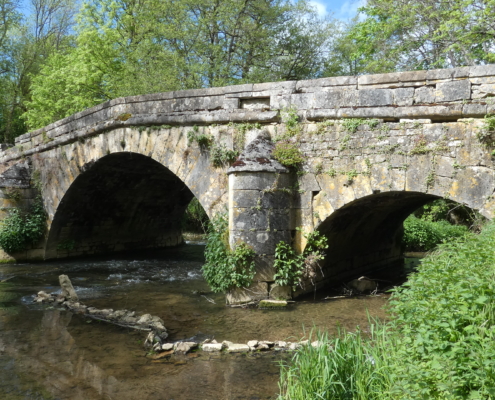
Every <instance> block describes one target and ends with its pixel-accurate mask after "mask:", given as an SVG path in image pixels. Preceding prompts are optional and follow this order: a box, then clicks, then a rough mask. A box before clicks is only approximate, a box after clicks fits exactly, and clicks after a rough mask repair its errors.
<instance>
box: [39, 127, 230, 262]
mask: <svg viewBox="0 0 495 400" xmlns="http://www.w3.org/2000/svg"><path fill="white" fill-rule="evenodd" d="M32 164H33V171H34V172H35V173H36V171H39V176H40V179H41V183H42V191H43V199H44V202H45V209H46V210H47V213H48V228H49V229H48V234H47V239H46V243H45V246H44V247H45V251H44V253H45V254H44V258H45V259H46V258H54V257H64V256H67V255H69V254H67V253H68V252H67V249H69V248H71V252H70V255H77V254H94V253H102V252H107V251H119V250H124V249H128V248H149V247H164V246H169V245H175V244H178V243H180V242H181V240H182V239H181V235H180V227H179V226H178V225H177V218H175V219H174V218H172V219H170V218H168V217H166V214H167V213H166V212H165V211H163V212H162V211H160V206H161V208H162V209H163V210H168V213H169V214H168V215H170V213H172V214H180V215H182V213H183V211H184V209H185V207H186V206H187V204H188V202H189V201H190V200H191V199H192V197H194V196H195V197H197V198H198V200H199V202H200V203H201V205H202V206H203V208H204V209H205V211H206V212H207V214H208V215H209V217H210V218H211V217H212V216H213V215H214V214H215V213H216V212H217V211H219V210H223V209H225V208H226V206H227V198H228V194H227V177H226V174H225V171H224V169H222V168H213V167H212V166H211V163H210V160H209V157H208V154H207V153H206V152H205V151H202V150H201V149H200V148H199V147H198V146H197V145H190V144H189V143H188V140H187V127H180V128H179V127H177V128H172V127H161V128H155V129H151V128H149V127H142V128H141V127H132V128H121V129H115V130H113V131H110V132H104V133H101V134H99V135H96V136H93V137H90V138H87V139H86V140H85V141H74V142H72V143H69V144H66V145H63V146H59V147H56V148H54V149H51V150H49V151H46V152H43V153H40V154H37V155H34V156H33V157H32ZM137 177H139V179H138V178H137ZM117 193H119V196H120V197H121V199H122V201H117V200H116V196H117ZM124 193H126V194H124ZM167 194H168V196H167ZM83 196H84V197H86V198H87V199H88V200H87V203H88V204H84V201H83V200H81V199H82V198H83ZM99 196H100V197H101V196H103V197H106V198H108V199H110V200H108V201H107V202H105V200H104V198H103V197H102V198H101V200H99V201H98V197H99ZM169 197H173V198H174V199H175V200H173V201H172V200H170V201H168V200H167V198H169ZM111 201H114V202H116V203H115V204H116V206H115V209H112V207H111V206H110V204H109V203H111ZM167 201H168V202H167ZM139 204H141V208H143V207H144V208H146V209H148V211H149V212H144V211H143V210H141V211H139ZM133 207H134V208H133ZM78 208H79V210H80V213H79V215H78ZM91 210H93V212H94V215H93V214H92V213H91ZM118 210H120V211H118ZM151 210H154V213H155V214H157V216H158V217H159V219H160V218H161V219H162V220H163V221H168V222H164V224H165V225H167V223H168V224H169V226H163V224H162V227H161V228H160V227H159V226H158V225H159V224H157V223H154V222H153V219H152V213H151ZM119 212H120V213H124V214H127V215H121V216H120V219H121V221H120V222H119V223H117V219H118V218H117V214H116V213H119ZM110 214H111V218H110V217H108V216H109V215H110ZM107 217H108V218H107ZM131 217H132V218H134V222H132V221H131V219H132V218H131ZM105 218H106V219H105ZM125 218H127V221H124V220H125ZM167 218H168V219H167ZM110 219H113V222H110ZM179 219H180V218H179ZM84 220H86V222H84ZM103 220H105V221H106V222H105V221H103ZM139 221H141V222H139ZM144 221H148V224H151V223H152V222H153V224H151V225H149V229H147V230H146V229H145V228H144V226H143V224H145V222H144ZM100 222H101V223H100ZM105 224H106V225H105ZM126 224H127V225H126ZM140 224H141V225H140ZM75 226H79V228H78V229H76V228H75ZM91 226H92V227H91ZM105 226H106V227H105ZM112 226H113V228H112ZM112 229H117V231H119V234H120V235H121V237H120V239H115V241H114V242H111V241H109V240H108V235H109V234H110V232H111V230H112ZM125 229H127V230H128V232H127V233H128V235H127V236H126V235H125V234H124V233H123V230H125ZM129 229H130V230H129ZM153 231H154V232H153ZM132 232H134V234H132ZM139 232H140V233H139ZM92 234H96V236H97V237H98V238H99V239H95V240H92V241H91V240H90V239H89V237H90V236H91V235H92ZM133 236H134V237H133ZM152 237H153V238H154V239H152ZM104 239H105V240H104ZM78 243H79V245H78ZM77 247H79V248H77Z"/></svg>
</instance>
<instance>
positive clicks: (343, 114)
mask: <svg viewBox="0 0 495 400" xmlns="http://www.w3.org/2000/svg"><path fill="white" fill-rule="evenodd" d="M377 90H378V89H377ZM400 108H402V107H400ZM400 108H397V109H400ZM397 109H396V108H394V107H362V108H359V107H358V108H341V109H339V110H338V111H337V115H338V117H339V118H395V114H396V110H397Z"/></svg>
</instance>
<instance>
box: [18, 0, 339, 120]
mask: <svg viewBox="0 0 495 400" xmlns="http://www.w3.org/2000/svg"><path fill="white" fill-rule="evenodd" d="M331 26H332V22H331V21H329V20H326V19H319V18H318V17H317V14H316V11H315V10H314V9H312V8H311V7H310V6H309V4H308V3H307V2H306V1H303V0H301V1H298V2H297V3H295V4H293V3H292V2H290V1H288V0H242V1H238V0H235V1H234V0H229V1H224V0H181V1H176V0H146V1H144V0H112V1H110V0H105V1H101V0H86V1H85V3H84V4H83V8H82V11H81V13H80V15H79V18H78V25H77V28H76V34H77V35H76V36H77V37H76V39H75V41H74V44H73V46H71V47H69V48H67V49H65V50H63V51H62V52H57V53H55V54H53V55H52V56H51V57H50V58H49V59H48V60H47V62H46V63H45V65H44V67H43V68H42V69H41V72H40V74H39V75H37V76H35V77H34V78H33V83H32V101H30V102H28V103H27V104H28V111H27V112H26V113H25V118H26V121H27V124H28V126H29V127H30V128H31V129H34V128H38V127H41V126H44V125H46V124H47V123H49V122H52V121H55V120H57V119H59V118H63V117H65V116H68V115H70V114H72V113H74V112H76V111H80V110H82V109H84V108H86V107H89V106H92V105H95V104H98V103H99V102H101V101H104V100H108V99H111V98H114V97H119V96H129V95H138V94H146V93H152V92H160V91H170V90H179V89H189V88H199V87H212V86H223V85H229V84H237V83H244V82H260V81H266V80H286V79H304V78H311V77H316V76H319V75H321V70H322V64H323V60H324V49H325V46H326V41H327V38H328V35H329V34H330V27H331Z"/></svg>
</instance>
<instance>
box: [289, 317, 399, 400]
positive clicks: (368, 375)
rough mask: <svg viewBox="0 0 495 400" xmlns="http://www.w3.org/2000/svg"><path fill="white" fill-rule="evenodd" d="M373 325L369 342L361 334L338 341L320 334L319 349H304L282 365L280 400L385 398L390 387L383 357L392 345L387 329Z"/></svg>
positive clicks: (343, 334) (349, 335)
mask: <svg viewBox="0 0 495 400" xmlns="http://www.w3.org/2000/svg"><path fill="white" fill-rule="evenodd" d="M374 326H375V325H372V330H371V338H369V339H368V338H366V336H365V335H363V334H362V332H360V331H358V332H356V333H344V332H342V333H340V334H339V335H338V336H337V337H335V338H330V337H328V334H327V333H318V334H317V337H318V342H319V343H320V344H321V345H320V346H318V347H313V346H311V345H307V346H304V347H303V348H302V349H300V350H299V351H298V352H296V354H295V355H294V357H293V359H292V361H291V363H290V364H289V365H282V367H281V376H280V381H281V385H280V389H281V393H282V395H281V396H280V399H288V400H300V399H349V400H351V399H356V400H374V399H376V400H378V399H382V398H383V397H382V394H383V393H384V391H386V390H387V388H388V387H390V385H391V382H390V371H389V367H390V366H389V365H388V364H386V363H384V358H383V355H382V353H383V351H389V350H388V349H387V346H388V344H389V342H388V341H387V339H388V338H387V335H385V334H384V333H385V332H386V330H381V331H375V330H374Z"/></svg>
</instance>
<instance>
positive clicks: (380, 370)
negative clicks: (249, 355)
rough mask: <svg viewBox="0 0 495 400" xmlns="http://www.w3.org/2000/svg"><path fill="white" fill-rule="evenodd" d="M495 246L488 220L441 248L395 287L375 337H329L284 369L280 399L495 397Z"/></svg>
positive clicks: (493, 226)
mask: <svg viewBox="0 0 495 400" xmlns="http://www.w3.org/2000/svg"><path fill="white" fill-rule="evenodd" d="M494 244H495V224H494V223H491V224H489V225H487V226H486V227H485V228H484V229H483V231H482V232H481V234H479V235H475V234H472V233H470V234H467V235H465V236H463V237H460V238H457V239H455V240H452V241H450V242H448V243H443V244H441V245H439V247H438V250H437V251H435V252H433V253H431V254H430V255H428V256H427V257H426V258H425V259H424V260H423V262H422V264H421V265H420V266H419V268H418V271H417V272H416V273H414V274H412V275H411V276H410V279H409V281H408V282H407V283H406V284H404V285H403V286H401V287H400V288H398V289H396V290H395V292H394V293H393V295H392V298H391V300H390V309H389V311H390V317H391V318H390V320H389V321H388V322H386V323H382V324H380V323H379V324H374V325H373V324H372V329H371V337H369V336H368V335H364V334H362V333H359V332H357V333H345V332H344V333H342V334H340V335H338V336H337V337H336V338H326V337H324V341H323V346H322V350H321V351H315V350H314V349H312V348H310V347H309V346H306V347H304V348H303V349H302V350H300V351H298V352H297V353H296V354H295V355H294V357H293V360H292V363H291V364H289V365H285V366H282V372H281V383H280V387H281V395H280V398H281V399H290V400H296V399H300V400H302V399H329V400H330V399H358V400H361V399H362V400H365V399H366V400H373V399H380V400H382V399H384V400H406V399H407V400H412V399H414V400H417V399H424V400H426V399H428V400H430V399H432V400H440V399H442V400H443V399H449V400H461V399H462V400H474V399H495V368H494V365H495V345H494V343H495V248H494ZM343 344H345V346H344V345H343ZM325 348H331V349H334V351H327V352H325V350H324V349H325ZM347 363H351V365H352V369H347V370H345V371H344V369H345V368H346V365H347ZM309 366H310V367H311V368H310V369H309ZM342 372H345V373H342Z"/></svg>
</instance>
